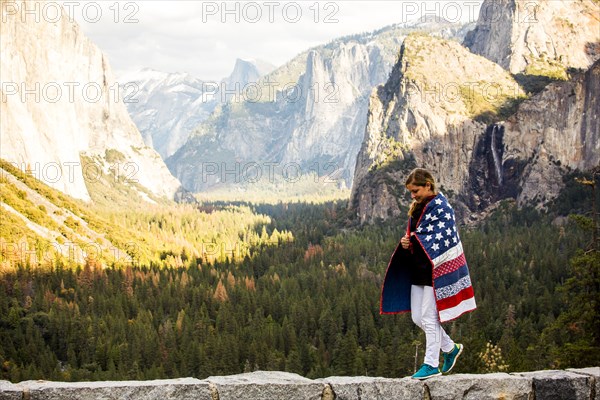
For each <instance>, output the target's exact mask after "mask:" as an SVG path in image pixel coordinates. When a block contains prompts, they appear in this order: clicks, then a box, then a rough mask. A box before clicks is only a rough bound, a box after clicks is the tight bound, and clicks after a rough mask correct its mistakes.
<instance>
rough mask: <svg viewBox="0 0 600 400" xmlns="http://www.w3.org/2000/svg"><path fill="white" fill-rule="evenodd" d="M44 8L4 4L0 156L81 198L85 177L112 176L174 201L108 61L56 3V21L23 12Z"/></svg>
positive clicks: (174, 185)
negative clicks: (126, 106) (129, 110)
mask: <svg viewBox="0 0 600 400" xmlns="http://www.w3.org/2000/svg"><path fill="white" fill-rule="evenodd" d="M42 5H44V3H39V2H36V3H34V2H27V6H26V5H25V2H24V1H16V2H3V7H2V13H3V15H2V19H3V21H2V25H1V28H0V47H1V48H2V59H1V61H0V62H1V65H0V73H1V81H2V102H1V104H0V112H1V114H2V118H1V132H2V137H1V142H2V146H1V147H0V157H1V158H3V159H5V160H7V161H9V162H11V163H13V164H14V165H15V166H18V167H19V168H21V169H23V170H25V169H26V170H28V171H30V172H31V173H32V174H33V175H34V176H35V177H36V178H38V179H40V180H42V181H44V182H45V183H48V184H49V185H51V186H52V187H54V188H56V189H58V190H61V191H63V192H65V193H67V194H69V195H71V196H73V197H76V198H80V199H86V200H88V199H90V193H89V192H88V188H87V186H86V179H84V178H87V179H88V180H90V179H91V180H95V179H96V178H97V177H98V176H100V175H101V174H102V173H104V174H110V173H111V171H112V173H113V174H114V175H115V176H117V177H121V178H123V177H125V178H126V179H130V180H132V181H134V180H135V181H136V182H137V183H139V184H140V185H142V186H144V187H145V188H147V189H148V190H149V191H150V192H151V193H152V194H153V195H155V196H157V197H166V198H169V199H172V198H173V197H174V195H175V193H176V192H177V190H178V189H179V187H180V184H179V182H178V181H177V179H175V178H174V177H173V176H172V175H171V174H170V173H169V171H168V169H167V168H166V166H165V164H164V162H163V161H162V160H161V158H160V156H159V155H158V154H157V153H156V152H155V151H154V150H153V149H152V148H150V147H148V146H146V145H145V144H144V142H143V140H142V137H141V135H140V133H139V131H138V130H137V128H136V127H135V125H134V124H133V122H132V121H131V118H130V117H129V115H128V113H127V110H126V108H125V105H124V104H123V98H122V97H123V96H122V95H123V93H121V92H120V90H119V86H118V84H117V83H116V81H115V79H114V76H113V74H112V71H111V68H110V65H109V62H108V60H107V59H106V56H105V55H104V54H103V53H102V52H101V51H100V50H99V49H98V47H96V46H95V45H94V44H93V43H92V42H91V41H90V40H88V39H87V38H86V37H85V35H84V34H83V33H82V31H81V29H80V28H79V26H78V25H77V24H76V23H75V22H74V21H72V20H71V18H70V17H69V15H68V14H67V12H66V10H64V9H63V8H62V7H60V6H59V5H58V4H57V3H55V4H54V8H56V9H57V10H58V12H59V14H58V17H56V18H55V17H54V14H52V18H39V15H36V14H35V12H33V13H32V12H30V13H26V12H24V10H25V7H27V9H29V10H35V9H36V8H35V7H37V9H38V10H39V9H42ZM82 157H84V158H85V159H86V160H87V161H84V160H83V159H82ZM84 175H85V177H84ZM140 195H141V196H142V197H143V198H147V195H146V196H145V195H144V194H142V193H140Z"/></svg>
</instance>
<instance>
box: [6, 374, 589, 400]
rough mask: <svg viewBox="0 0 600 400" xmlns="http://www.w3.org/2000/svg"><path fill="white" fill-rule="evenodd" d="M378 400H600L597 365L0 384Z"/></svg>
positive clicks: (16, 398) (23, 388)
mask: <svg viewBox="0 0 600 400" xmlns="http://www.w3.org/2000/svg"><path fill="white" fill-rule="evenodd" d="M92 399H94V400H96V399H97V400H100V399H102V400H113V399H114V400H125V399H139V400H155V399H160V400H183V399H185V400H188V399H189V400H239V399H247V400H278V399H281V400H290V399H294V400H296V399H298V400H336V399H340V400H342V399H343V400H383V399H394V400H396V399H409V400H416V399H424V400H425V399H426V400H450V399H473V400H486V399H503V400H511V399H514V400H554V399H556V400H583V399H585V400H594V399H600V367H592V368H584V369H569V370H564V371H561V370H548V371H536V372H522V373H512V374H506V373H494V374H486V375H474V374H455V375H448V376H443V377H438V378H432V379H429V380H426V381H417V380H414V379H411V378H401V379H388V378H374V377H329V378H325V379H317V380H310V379H306V378H303V377H301V376H299V375H296V374H290V373H287V372H265V371H258V372H252V373H248V374H241V375H232V376H218V377H209V378H207V379H205V380H198V379H194V378H181V379H168V380H155V381H114V382H76V383H68V382H47V381H25V382H21V383H18V384H12V383H10V382H7V381H0V400H92Z"/></svg>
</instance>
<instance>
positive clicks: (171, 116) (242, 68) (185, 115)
mask: <svg viewBox="0 0 600 400" xmlns="http://www.w3.org/2000/svg"><path fill="white" fill-rule="evenodd" d="M273 68H274V67H273V66H271V65H269V64H267V63H265V62H261V61H254V60H240V59H238V60H237V61H236V64H235V67H234V69H233V72H232V73H231V75H230V76H229V77H227V78H224V79H223V80H222V81H221V82H211V81H203V80H200V79H198V78H195V77H193V76H191V75H190V74H187V73H167V72H161V71H156V70H153V69H150V68H144V69H142V70H140V71H136V72H134V73H131V74H127V75H125V76H122V77H120V78H119V82H120V84H121V88H122V90H123V92H124V93H126V94H127V96H126V101H125V104H126V105H127V110H128V112H129V115H130V116H131V118H132V119H133V121H134V122H135V124H136V126H137V127H138V129H139V130H140V132H141V133H142V136H143V138H144V142H145V143H146V145H147V146H150V147H153V148H154V149H155V150H156V151H157V152H158V153H159V154H160V155H161V157H162V158H163V159H166V158H167V157H169V156H171V155H172V154H173V153H175V151H177V150H178V149H179V148H180V147H181V146H182V145H183V144H184V143H185V142H186V141H187V139H188V137H189V135H190V133H191V132H192V131H193V130H194V128H195V127H196V126H198V125H199V124H200V123H201V122H202V121H204V120H205V119H206V118H208V116H209V115H210V114H211V113H212V112H213V110H214V109H215V107H216V106H217V105H218V104H219V103H222V102H225V101H226V100H227V99H231V97H233V95H230V94H227V93H228V92H227V90H230V91H231V90H235V89H236V87H237V92H241V89H242V88H244V87H245V85H247V84H249V83H252V82H256V81H257V80H258V78H259V77H260V76H261V75H263V74H265V73H267V72H270V71H271V70H272V69H273ZM236 85H237V86H236ZM223 89H225V90H223Z"/></svg>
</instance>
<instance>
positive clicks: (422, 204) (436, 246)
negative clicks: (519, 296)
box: [380, 168, 476, 379]
mask: <svg viewBox="0 0 600 400" xmlns="http://www.w3.org/2000/svg"><path fill="white" fill-rule="evenodd" d="M405 185H406V188H407V189H408V190H409V191H410V193H411V197H412V199H413V202H412V204H411V207H410V211H409V212H408V215H409V219H408V227H407V230H406V235H405V236H404V237H402V239H400V243H399V244H398V247H397V248H396V250H395V251H394V254H393V255H392V258H391V260H390V262H389V264H388V268H387V271H386V274H385V280H384V282H383V287H382V290H381V306H380V307H381V309H380V312H381V314H397V313H402V312H408V311H410V312H411V315H412V319H413V321H414V323H415V324H416V325H417V326H418V327H419V328H421V329H423V331H424V332H425V340H426V350H425V360H424V363H423V365H422V366H421V368H420V369H419V370H418V371H417V372H416V373H415V374H414V375H413V376H412V377H413V378H415V379H427V378H431V377H433V376H438V375H441V374H442V373H448V372H450V370H451V369H452V368H453V367H454V365H455V364H456V360H457V359H458V357H459V356H460V354H461V353H462V351H463V345H462V344H456V343H454V341H453V340H452V339H451V338H450V337H449V336H448V335H447V334H446V332H445V331H444V329H443V328H442V326H441V323H442V322H446V321H450V320H452V319H455V318H458V317H459V316H460V315H462V314H464V313H466V312H468V311H472V310H474V309H475V308H476V305H475V298H474V297H473V287H472V286H471V279H470V277H469V269H468V267H467V262H466V260H465V257H464V254H463V251H462V244H461V242H460V239H459V236H458V231H457V230H456V223H455V220H454V210H453V209H452V207H450V205H449V204H448V200H447V199H446V197H444V195H443V194H441V193H438V192H437V190H436V187H435V180H434V178H433V176H432V175H431V173H430V172H429V171H427V170H425V169H421V168H417V169H415V170H413V171H412V172H411V173H410V175H409V176H408V178H407V179H406V183H405ZM440 350H441V351H442V354H443V356H444V364H443V366H442V369H441V370H440V368H439V356H440Z"/></svg>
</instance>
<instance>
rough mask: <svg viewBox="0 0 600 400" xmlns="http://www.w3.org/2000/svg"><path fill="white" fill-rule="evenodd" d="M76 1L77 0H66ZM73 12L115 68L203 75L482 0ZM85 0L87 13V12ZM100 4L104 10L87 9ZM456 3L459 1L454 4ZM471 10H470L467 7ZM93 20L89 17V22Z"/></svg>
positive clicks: (143, 6) (275, 60) (159, 4)
mask: <svg viewBox="0 0 600 400" xmlns="http://www.w3.org/2000/svg"><path fill="white" fill-rule="evenodd" d="M71 3H75V2H71ZM76 3H77V4H78V5H79V6H78V7H76V8H74V7H71V9H72V10H75V15H74V18H75V20H76V21H78V22H79V23H80V25H81V26H82V29H83V30H84V32H85V33H86V35H87V36H88V37H90V39H91V40H92V41H94V42H95V43H96V44H97V45H98V46H99V47H100V48H101V49H102V50H103V51H104V52H105V53H106V54H107V55H108V57H109V60H110V62H111V65H112V66H113V69H114V70H115V72H116V74H117V75H120V74H122V73H127V72H132V71H133V70H135V69H139V68H141V67H150V68H154V69H157V70H162V71H165V72H188V73H190V74H192V75H194V76H196V77H198V78H200V79H204V80H220V79H221V78H223V77H225V76H227V75H229V73H230V72H231V71H232V69H233V66H234V64H235V60H236V58H255V59H262V60H265V61H267V62H270V63H272V64H275V65H276V66H279V65H282V64H284V63H285V62H287V61H288V60H290V59H291V58H293V57H294V56H296V55H297V54H299V53H301V52H303V51H305V50H307V49H308V48H310V47H313V46H317V45H319V44H323V43H327V42H329V41H330V40H332V39H334V38H336V37H340V36H345V35H349V34H355V33H361V32H368V31H372V30H375V29H379V28H381V27H383V26H386V25H390V24H393V23H402V22H407V20H409V19H414V18H417V17H419V16H420V15H423V14H424V13H429V14H431V13H438V14H439V13H444V12H447V13H448V14H450V13H454V14H456V10H457V9H459V10H463V11H462V15H461V17H462V19H463V20H465V19H468V17H469V15H467V11H466V10H470V9H471V8H473V7H475V6H474V4H477V3H481V2H480V1H466V0H465V1H460V2H457V1H454V2H453V1H295V2H294V1H218V2H217V1H150V0H146V1H118V2H113V1H109V2H101V1H96V2H94V1H84V2H76ZM86 5H87V11H88V14H89V15H86V14H85V13H84V8H85V7H86ZM98 7H101V8H102V17H101V18H100V19H99V20H95V19H96V18H95V17H94V14H93V13H92V12H93V11H95V10H96V9H97V8H98ZM457 7H460V8H457ZM470 17H471V18H470V19H475V18H476V16H475V17H473V12H471V16H470ZM91 21H92V22H91Z"/></svg>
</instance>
